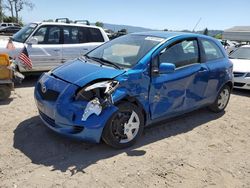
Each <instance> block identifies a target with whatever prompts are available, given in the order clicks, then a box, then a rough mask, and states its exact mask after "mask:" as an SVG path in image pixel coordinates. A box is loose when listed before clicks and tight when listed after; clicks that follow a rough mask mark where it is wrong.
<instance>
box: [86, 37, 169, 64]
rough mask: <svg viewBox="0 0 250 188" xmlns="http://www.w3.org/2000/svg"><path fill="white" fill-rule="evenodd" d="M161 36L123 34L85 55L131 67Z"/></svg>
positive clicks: (158, 41) (157, 42)
mask: <svg viewBox="0 0 250 188" xmlns="http://www.w3.org/2000/svg"><path fill="white" fill-rule="evenodd" d="M163 40H164V39H163V38H159V37H151V36H142V35H133V34H130V35H125V36H122V37H119V38H116V39H114V40H112V41H110V42H107V43H105V44H104V45H102V46H100V47H98V48H96V49H95V50H93V51H91V52H89V53H88V54H87V57H89V58H93V59H95V60H100V61H103V63H110V64H113V65H115V66H117V67H120V68H131V67H133V66H134V65H135V64H137V63H138V61H139V60H140V59H141V58H142V57H144V56H145V55H146V54H147V53H148V52H149V51H150V50H151V49H152V48H153V47H155V46H156V45H157V44H159V43H160V42H161V41H163Z"/></svg>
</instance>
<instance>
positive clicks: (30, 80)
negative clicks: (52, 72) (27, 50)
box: [15, 74, 41, 88]
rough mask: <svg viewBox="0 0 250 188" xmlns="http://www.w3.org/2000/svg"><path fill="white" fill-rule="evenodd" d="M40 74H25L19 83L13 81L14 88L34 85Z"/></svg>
mask: <svg viewBox="0 0 250 188" xmlns="http://www.w3.org/2000/svg"><path fill="white" fill-rule="evenodd" d="M40 75H41V74H36V75H27V76H25V78H24V80H23V81H22V82H21V83H18V82H15V88H24V87H34V86H35V84H36V82H37V80H38V79H39V77H40Z"/></svg>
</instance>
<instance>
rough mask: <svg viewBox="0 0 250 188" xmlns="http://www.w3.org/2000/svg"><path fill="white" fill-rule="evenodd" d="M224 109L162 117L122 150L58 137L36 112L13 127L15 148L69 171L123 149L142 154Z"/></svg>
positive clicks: (37, 160)
mask: <svg viewBox="0 0 250 188" xmlns="http://www.w3.org/2000/svg"><path fill="white" fill-rule="evenodd" d="M223 114H224V113H219V114H214V113H211V112H209V111H207V110H206V109H201V110H198V111H195V112H192V113H189V114H186V115H184V116H181V118H180V117H179V118H178V119H172V120H168V121H164V122H161V123H158V124H155V125H152V126H150V127H147V128H146V129H145V131H144V134H143V136H142V137H141V138H140V139H139V140H138V142H137V144H136V145H134V146H132V147H130V148H127V149H123V150H115V149H112V148H110V147H108V146H107V145H106V144H103V143H101V144H87V143H82V142H77V141H73V140H70V139H66V138H64V137H61V136H59V135H57V134H55V133H54V132H52V131H50V130H49V129H48V128H47V127H45V126H44V125H43V123H42V122H41V120H40V118H39V117H38V116H35V117H32V118H30V119H28V120H25V121H23V122H21V123H20V124H19V125H18V126H17V128H16V130H15V131H14V148H16V149H18V150H20V151H21V152H22V153H24V154H25V155H26V156H27V157H28V158H30V159H31V161H32V163H34V164H37V165H44V166H52V167H53V171H54V170H59V171H61V172H65V171H67V170H69V171H70V172H71V175H74V174H76V173H78V172H82V173H84V169H85V168H87V167H88V166H90V165H92V164H95V163H97V162H98V161H99V160H102V159H107V158H111V157H113V156H115V155H118V154H121V153H126V154H127V155H128V157H139V156H143V155H144V154H145V153H146V151H144V150H141V149H138V148H140V147H141V146H145V145H148V144H150V143H153V142H156V141H159V140H162V139H165V138H168V137H171V136H175V135H178V134H182V133H186V132H188V131H191V130H192V129H194V128H195V127H198V126H201V125H202V124H204V123H206V122H209V121H212V120H215V119H218V118H220V117H221V116H222V115H223Z"/></svg>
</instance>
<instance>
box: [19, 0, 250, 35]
mask: <svg viewBox="0 0 250 188" xmlns="http://www.w3.org/2000/svg"><path fill="white" fill-rule="evenodd" d="M30 1H32V2H33V3H34V4H35V8H34V9H33V10H32V11H29V10H28V9H25V10H23V11H22V12H21V13H20V16H21V17H22V19H23V21H24V23H29V22H34V21H42V20H46V19H55V18H58V17H68V18H69V19H71V20H77V19H78V20H79V19H81V20H82V19H87V20H89V21H90V22H91V23H94V22H96V21H101V22H104V23H111V24H123V25H133V26H140V27H146V28H151V29H169V30H183V29H189V30H193V28H194V27H195V25H196V23H197V22H198V21H199V19H201V20H200V23H199V24H198V26H197V28H196V30H203V29H204V28H206V27H207V28H208V29H220V30H223V29H227V28H230V27H233V26H240V25H248V26H249V25H250V19H249V7H250V1H249V0H237V1H230V0H205V1H204V0H203V1H202V0H123V1H121V0H70V1H66V0H64V1H63V0H30Z"/></svg>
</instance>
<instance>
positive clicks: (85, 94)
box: [35, 32, 233, 148]
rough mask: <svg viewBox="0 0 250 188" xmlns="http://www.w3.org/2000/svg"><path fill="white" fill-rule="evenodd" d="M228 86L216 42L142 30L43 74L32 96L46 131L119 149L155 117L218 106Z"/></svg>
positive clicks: (228, 70) (227, 66) (226, 66)
mask: <svg viewBox="0 0 250 188" xmlns="http://www.w3.org/2000/svg"><path fill="white" fill-rule="evenodd" d="M232 86H233V82H232V63H231V62H230V60H229V59H228V57H227V55H226V53H225V51H224V49H223V47H222V46H221V44H220V43H219V42H218V41H217V40H215V39H213V38H211V37H207V36H203V35H197V34H189V33H173V32H144V33H134V34H129V35H126V36H122V37H119V38H117V39H114V40H112V41H110V42H107V43H105V44H103V45H102V46H99V47H97V48H96V49H94V50H92V51H91V52H89V53H88V54H86V55H85V56H83V57H80V58H78V59H75V60H73V61H70V62H67V63H66V64H63V65H62V66H60V67H58V68H56V69H54V70H52V71H50V72H48V73H45V74H43V75H42V76H41V78H40V79H39V81H38V83H37V85H36V88H35V100H36V104H37V107H38V110H39V113H40V117H41V119H42V121H43V122H44V124H45V125H47V126H48V127H49V128H50V129H52V130H53V131H55V132H57V133H59V134H62V135H65V136H68V137H71V138H77V139H80V140H84V141H89V142H95V143H98V142H100V140H101V139H102V140H104V141H105V143H107V144H108V145H110V146H112V147H115V148H124V147H128V146H131V145H132V144H134V143H135V141H136V140H137V139H138V137H139V136H140V135H141V133H142V131H143V128H144V127H145V126H147V125H149V124H152V123H155V122H157V121H161V120H163V119H166V118H170V117H174V116H177V115H180V114H183V113H186V112H190V111H193V110H195V109H198V108H201V107H205V106H208V107H209V108H210V109H211V110H212V111H214V112H220V111H223V110H224V109H225V107H226V106H227V103H228V101H229V98H230V93H231V89H232Z"/></svg>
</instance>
